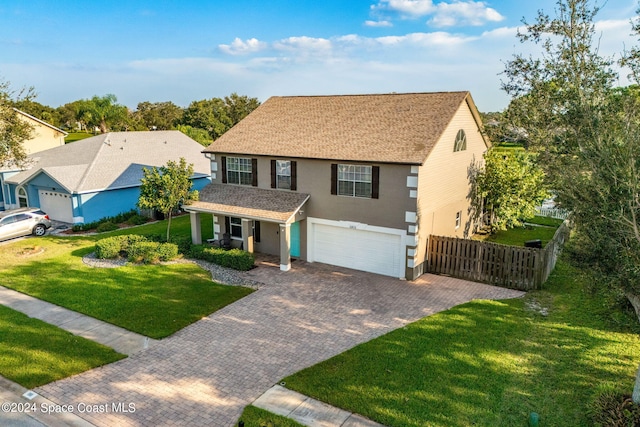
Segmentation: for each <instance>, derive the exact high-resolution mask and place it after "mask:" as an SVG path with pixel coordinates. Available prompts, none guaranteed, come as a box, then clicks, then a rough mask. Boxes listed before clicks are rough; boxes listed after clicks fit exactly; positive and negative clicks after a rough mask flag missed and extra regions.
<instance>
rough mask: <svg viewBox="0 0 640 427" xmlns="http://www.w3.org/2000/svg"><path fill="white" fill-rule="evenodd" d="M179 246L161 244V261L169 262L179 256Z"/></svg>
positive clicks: (159, 249)
mask: <svg viewBox="0 0 640 427" xmlns="http://www.w3.org/2000/svg"><path fill="white" fill-rule="evenodd" d="M178 252H179V249H178V245H176V244H175V243H160V246H159V247H158V256H159V257H160V261H169V260H172V259H174V258H175V257H177V256H178Z"/></svg>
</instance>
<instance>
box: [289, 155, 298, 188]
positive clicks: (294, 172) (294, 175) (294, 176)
mask: <svg viewBox="0 0 640 427" xmlns="http://www.w3.org/2000/svg"><path fill="white" fill-rule="evenodd" d="M297 189H298V164H297V162H295V161H294V160H292V161H291V190H292V191H296V190H297Z"/></svg>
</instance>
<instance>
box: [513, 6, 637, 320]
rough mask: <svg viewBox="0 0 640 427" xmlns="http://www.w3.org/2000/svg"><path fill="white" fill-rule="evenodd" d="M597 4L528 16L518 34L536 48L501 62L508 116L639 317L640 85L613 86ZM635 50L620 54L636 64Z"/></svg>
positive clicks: (595, 260) (592, 253)
mask: <svg viewBox="0 0 640 427" xmlns="http://www.w3.org/2000/svg"><path fill="white" fill-rule="evenodd" d="M598 11H599V8H598V6H597V5H596V6H592V5H591V3H590V2H589V1H588V0H558V2H557V9H556V16H555V17H553V18H552V17H549V16H548V15H546V14H544V13H543V12H539V13H538V16H537V19H536V21H535V22H534V23H533V24H527V23H526V22H525V24H526V32H525V33H521V34H519V38H520V41H521V42H523V43H527V42H533V43H535V44H537V45H539V46H540V47H541V55H540V56H539V57H538V58H533V57H524V56H522V55H516V56H515V57H514V59H513V60H511V61H509V62H507V63H506V70H505V75H506V76H507V81H506V82H505V83H503V89H504V90H506V91H507V93H509V94H511V95H512V97H513V99H512V102H511V104H510V105H509V108H508V109H507V111H506V116H507V117H508V119H509V120H510V121H511V124H512V126H514V127H516V128H520V129H522V130H523V134H524V135H526V138H527V140H528V142H529V144H530V146H531V147H532V148H533V149H535V150H537V151H538V152H540V155H541V159H542V162H541V163H542V165H543V166H544V168H545V169H546V171H547V176H548V179H549V181H550V182H551V183H552V185H553V188H554V190H555V192H556V193H557V195H558V201H559V202H560V203H561V204H562V205H563V207H565V208H566V209H568V210H570V211H572V218H573V220H574V222H575V225H576V229H577V231H578V233H579V236H581V238H582V239H581V240H582V241H583V244H582V248H583V249H584V252H585V253H586V254H588V256H589V257H590V264H591V265H594V266H596V267H597V268H599V269H600V270H601V271H602V272H603V274H604V276H603V277H605V278H606V279H605V280H602V284H603V285H604V286H609V287H611V288H613V289H614V290H616V291H619V292H622V293H623V294H624V295H626V296H627V298H628V300H629V301H630V302H631V304H632V305H633V306H634V308H635V310H636V313H637V315H638V319H639V320H640V235H639V233H638V230H639V229H640V225H639V223H638V218H639V217H640V179H639V176H640V163H639V159H640V156H638V150H639V149H640V122H639V117H640V116H639V115H638V114H639V113H640V109H639V108H638V105H640V104H639V103H638V92H637V90H636V89H633V88H627V89H614V88H613V82H614V81H615V77H616V74H615V73H614V72H613V71H612V69H611V65H612V61H611V60H610V59H608V58H603V57H601V56H600V55H599V53H598V48H597V43H596V41H595V37H594V35H595V32H594V18H595V16H596V15H597V13H598ZM636 22H637V21H636ZM639 29H640V28H638V26H636V27H635V30H636V31H638V30H639ZM634 52H636V51H634V50H633V49H632V50H631V52H630V53H629V55H628V56H627V58H625V60H626V61H627V64H628V65H631V66H632V70H633V69H634V67H633V65H634V64H638V58H637V55H636V56H635V57H634ZM636 69H640V67H636Z"/></svg>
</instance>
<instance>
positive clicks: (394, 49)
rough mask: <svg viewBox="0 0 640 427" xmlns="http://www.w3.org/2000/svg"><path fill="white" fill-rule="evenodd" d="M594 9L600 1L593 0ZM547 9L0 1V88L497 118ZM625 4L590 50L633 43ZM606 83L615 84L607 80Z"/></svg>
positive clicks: (618, 5)
mask: <svg viewBox="0 0 640 427" xmlns="http://www.w3.org/2000/svg"><path fill="white" fill-rule="evenodd" d="M600 3H601V4H602V3H603V2H602V1H601V2H600ZM555 6H556V4H555V1H554V0H529V1H528V0H488V1H474V0H224V1H223V0H180V1H169V0H119V1H103V0H101V1H94V0H84V1H71V0H55V1H53V0H32V1H26V0H0V80H4V81H9V82H10V84H11V87H12V88H13V89H20V88H23V87H34V88H35V91H36V93H37V94H38V96H37V98H36V100H37V101H38V102H40V103H42V104H45V105H49V106H52V107H57V106H59V105H63V104H66V103H68V102H72V101H75V100H78V99H85V98H91V97H92V96H94V95H99V96H103V95H106V94H115V95H116V96H117V98H118V102H119V103H120V104H124V105H126V106H128V107H130V108H132V109H135V107H136V106H137V104H138V103H139V102H143V101H149V102H163V101H172V102H174V103H175V104H177V105H179V106H182V107H186V106H187V105H189V103H191V102H192V101H196V100H202V99H210V98H213V97H219V98H222V97H224V96H227V95H229V94H231V93H233V92H235V93H238V94H239V95H247V96H250V97H256V98H258V99H259V100H260V101H265V100H266V99H267V98H269V97H270V96H285V95H336V94H366V93H389V92H398V93H401V92H435V91H458V90H469V91H470V92H471V94H472V96H473V98H474V100H475V102H476V105H477V106H478V109H479V110H480V111H484V112H489V111H499V110H502V109H504V108H505V107H506V106H507V104H508V102H509V97H508V96H507V95H506V94H505V93H504V92H503V91H501V89H500V81H501V79H502V78H503V77H502V76H500V73H501V71H502V70H503V69H504V64H505V61H508V60H509V59H511V58H512V56H513V55H514V54H516V53H529V52H531V53H535V52H537V51H539V48H536V47H535V46H530V45H522V44H521V43H520V42H519V41H518V40H517V38H516V32H517V29H518V27H521V26H522V19H523V17H524V18H525V19H526V20H527V21H529V22H533V21H534V19H535V17H536V15H537V11H538V10H539V9H542V10H544V11H545V12H546V13H548V14H550V15H553V14H554V10H555ZM637 7H638V0H608V1H607V2H606V3H604V5H603V7H602V10H601V11H600V13H599V14H598V16H597V18H596V20H597V22H596V30H597V34H598V37H599V43H600V52H601V54H603V55H606V56H613V57H619V55H620V53H621V52H622V51H623V50H624V49H625V48H627V49H628V48H629V47H630V46H633V45H636V44H640V42H638V41H637V39H636V37H634V36H632V35H631V26H630V20H631V18H632V17H634V15H635V10H636V9H637ZM621 76H622V77H621V79H620V84H621V85H624V84H627V83H628V82H627V81H626V79H625V77H624V76H626V72H625V71H624V70H622V72H621Z"/></svg>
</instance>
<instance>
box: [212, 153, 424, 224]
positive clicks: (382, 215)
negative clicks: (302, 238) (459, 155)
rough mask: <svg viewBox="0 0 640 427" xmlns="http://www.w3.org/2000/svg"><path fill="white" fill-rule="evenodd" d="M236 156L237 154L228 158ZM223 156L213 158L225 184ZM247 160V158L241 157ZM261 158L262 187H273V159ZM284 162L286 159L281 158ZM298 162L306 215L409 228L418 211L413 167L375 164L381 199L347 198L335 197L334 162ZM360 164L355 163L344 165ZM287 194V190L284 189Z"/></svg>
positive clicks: (214, 168) (217, 175)
mask: <svg viewBox="0 0 640 427" xmlns="http://www.w3.org/2000/svg"><path fill="white" fill-rule="evenodd" d="M228 156H233V155H228ZM221 157H222V155H220V154H216V155H215V159H212V163H215V165H214V166H212V171H213V172H214V173H215V178H212V182H214V183H222V166H221V165H220V164H219V162H220V159H221ZM240 157H243V156H240ZM254 158H257V159H258V187H259V188H271V160H272V159H275V157H255V156H254ZM279 159H282V158H279ZM289 160H296V161H297V190H296V191H297V192H299V193H307V194H310V195H311V198H310V199H309V202H308V203H307V207H306V210H307V212H306V216H308V217H316V218H324V219H330V220H336V221H340V220H342V221H354V222H360V223H364V224H369V225H376V226H379V227H389V228H399V229H404V228H406V224H405V211H407V210H409V211H414V212H415V210H416V204H415V203H416V200H415V199H411V198H410V197H409V192H408V190H407V176H408V175H409V172H410V169H411V167H410V166H409V165H396V164H374V163H362V164H367V165H375V166H379V167H380V190H379V198H378V199H367V198H359V197H345V196H337V195H333V194H331V163H341V162H337V161H329V160H313V159H289ZM343 163H349V164H358V163H355V162H343ZM283 191H286V190H283Z"/></svg>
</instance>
